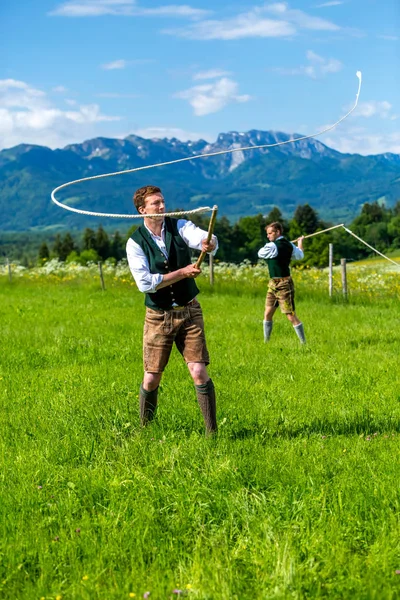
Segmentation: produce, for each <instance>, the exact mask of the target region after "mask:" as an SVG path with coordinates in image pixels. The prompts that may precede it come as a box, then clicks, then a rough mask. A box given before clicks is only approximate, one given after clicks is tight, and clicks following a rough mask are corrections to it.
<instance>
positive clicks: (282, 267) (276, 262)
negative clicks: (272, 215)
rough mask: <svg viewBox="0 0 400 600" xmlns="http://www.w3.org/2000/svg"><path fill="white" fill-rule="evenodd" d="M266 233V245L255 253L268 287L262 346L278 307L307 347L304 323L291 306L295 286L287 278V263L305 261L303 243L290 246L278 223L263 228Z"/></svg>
mask: <svg viewBox="0 0 400 600" xmlns="http://www.w3.org/2000/svg"><path fill="white" fill-rule="evenodd" d="M265 231H266V233H267V237H268V239H269V242H268V243H267V244H265V246H263V247H262V248H260V250H259V251H258V257H259V258H263V259H265V260H266V261H267V264H268V271H269V276H270V280H269V284H268V291H267V297H266V300H265V313H264V321H263V326H264V342H268V341H269V339H270V337H271V332H272V326H273V320H272V319H273V316H274V313H275V311H276V309H277V308H278V306H280V309H281V312H282V313H283V314H284V315H286V316H287V318H288V319H289V321H290V322H291V323H292V325H293V328H294V330H295V332H296V334H297V336H298V338H299V340H300V343H301V344H305V343H306V338H305V335H304V327H303V323H301V321H300V320H299V319H298V317H297V315H296V312H295V306H294V283H293V279H292V278H291V276H290V266H289V265H290V261H291V260H302V259H303V258H304V252H303V239H304V236H301V237H299V239H298V240H297V242H298V246H295V245H294V244H292V242H289V240H287V239H286V238H285V237H284V236H283V235H282V233H283V227H282V225H281V223H279V222H278V221H275V222H274V223H270V224H269V225H267V226H266V228H265Z"/></svg>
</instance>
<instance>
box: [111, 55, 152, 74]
mask: <svg viewBox="0 0 400 600" xmlns="http://www.w3.org/2000/svg"><path fill="white" fill-rule="evenodd" d="M154 62H156V61H155V60H154V59H153V58H134V59H132V60H125V59H124V58H119V59H118V60H113V61H111V62H109V63H104V64H103V65H100V68H101V69H104V70H105V71H112V70H115V69H126V67H129V66H132V65H148V64H149V63H154Z"/></svg>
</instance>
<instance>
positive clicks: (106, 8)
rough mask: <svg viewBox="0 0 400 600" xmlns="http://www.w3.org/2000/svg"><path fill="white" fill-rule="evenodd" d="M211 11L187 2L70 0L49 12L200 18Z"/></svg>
mask: <svg viewBox="0 0 400 600" xmlns="http://www.w3.org/2000/svg"><path fill="white" fill-rule="evenodd" d="M210 12H211V11H208V10H203V9H200V8H192V7H191V6H188V5H186V4H183V5H176V4H171V5H167V6H160V7H158V8H142V7H140V6H138V4H137V3H136V1H135V0H70V1H68V2H64V3H63V4H60V5H59V6H57V8H55V9H54V10H53V11H51V12H49V13H48V14H49V15H51V16H57V17H100V16H104V15H114V16H144V17H145V16H150V17H151V16H160V17H186V18H189V19H199V18H202V17H205V16H206V15H208V14H209V13H210Z"/></svg>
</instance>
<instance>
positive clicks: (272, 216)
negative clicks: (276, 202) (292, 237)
mask: <svg viewBox="0 0 400 600" xmlns="http://www.w3.org/2000/svg"><path fill="white" fill-rule="evenodd" d="M275 221H278V223H280V224H281V225H282V227H283V235H286V234H287V232H288V230H289V224H288V222H287V221H286V219H284V218H283V215H282V213H281V211H280V210H279V208H278V207H277V206H274V208H273V209H272V210H271V211H270V212H269V213H268V214H267V215H266V217H265V222H266V225H268V224H269V223H274V222H275Z"/></svg>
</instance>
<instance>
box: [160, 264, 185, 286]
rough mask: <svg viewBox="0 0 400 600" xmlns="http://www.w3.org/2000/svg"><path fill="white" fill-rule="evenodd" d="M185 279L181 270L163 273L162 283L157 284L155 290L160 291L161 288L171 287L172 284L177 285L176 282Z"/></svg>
mask: <svg viewBox="0 0 400 600" xmlns="http://www.w3.org/2000/svg"><path fill="white" fill-rule="evenodd" d="M185 277H186V275H185V273H184V272H183V269H178V270H177V271H172V272H171V273H165V275H163V279H162V282H161V283H159V284H158V286H157V287H156V290H161V288H164V287H167V286H168V285H172V284H173V283H177V282H178V281H181V280H182V279H185Z"/></svg>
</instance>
